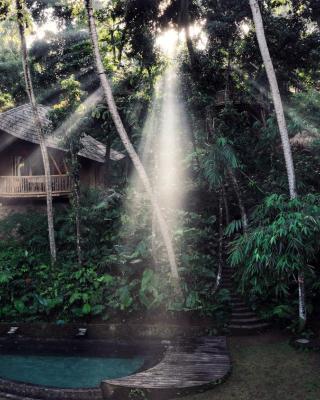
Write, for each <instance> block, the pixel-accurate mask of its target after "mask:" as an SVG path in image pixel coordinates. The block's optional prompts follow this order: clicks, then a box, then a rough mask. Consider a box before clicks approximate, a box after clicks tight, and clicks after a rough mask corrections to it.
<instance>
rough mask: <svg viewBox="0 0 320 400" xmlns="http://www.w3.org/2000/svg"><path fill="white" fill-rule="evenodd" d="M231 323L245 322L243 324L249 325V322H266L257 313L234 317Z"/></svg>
mask: <svg viewBox="0 0 320 400" xmlns="http://www.w3.org/2000/svg"><path fill="white" fill-rule="evenodd" d="M230 322H231V324H243V325H249V324H256V323H263V322H265V321H264V320H263V319H261V318H259V317H257V316H256V315H255V316H254V317H249V318H248V317H247V318H246V317H235V318H234V317H232V318H231V320H230Z"/></svg>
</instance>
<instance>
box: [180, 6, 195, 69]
mask: <svg viewBox="0 0 320 400" xmlns="http://www.w3.org/2000/svg"><path fill="white" fill-rule="evenodd" d="M179 19H180V21H179V24H180V25H183V26H184V28H185V32H186V44H187V49H188V54H189V58H190V65H191V68H192V72H193V73H194V72H195V68H196V66H197V61H196V59H197V58H196V54H195V51H194V47H193V43H192V39H191V34H190V16H189V0H181V3H180V18H179Z"/></svg>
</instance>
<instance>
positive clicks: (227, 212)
mask: <svg viewBox="0 0 320 400" xmlns="http://www.w3.org/2000/svg"><path fill="white" fill-rule="evenodd" d="M222 198H223V204H224V209H225V212H226V225H227V226H228V225H229V223H230V211H229V204H228V199H227V194H226V189H225V186H224V185H222Z"/></svg>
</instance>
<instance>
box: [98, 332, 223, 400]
mask: <svg viewBox="0 0 320 400" xmlns="http://www.w3.org/2000/svg"><path fill="white" fill-rule="evenodd" d="M230 370H231V361H230V356H229V352H228V349H227V344H226V338H225V337H224V336H218V337H199V338H192V339H182V340H180V341H179V342H178V343H173V344H171V345H170V346H169V347H168V348H167V350H166V352H165V355H164V357H163V359H162V360H161V361H160V362H159V363H158V364H157V365H155V366H154V367H153V368H150V369H148V370H146V371H143V372H139V373H136V374H133V375H130V376H127V377H124V378H119V379H109V380H104V381H103V382H102V383H101V389H102V392H103V397H104V399H110V398H112V399H125V398H130V397H129V396H130V393H131V395H133V393H135V394H136V395H137V396H139V394H140V395H141V399H142V398H147V399H165V400H168V399H169V398H170V397H173V396H178V395H185V394H187V393H190V392H197V391H202V390H205V389H207V388H210V387H211V386H213V385H216V384H218V383H220V382H222V381H223V380H224V379H225V378H226V377H227V376H228V374H229V372H230ZM144 395H145V396H146V397H143V396H144ZM134 398H137V399H138V398H139V397H134Z"/></svg>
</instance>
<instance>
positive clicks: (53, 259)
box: [16, 0, 57, 264]
mask: <svg viewBox="0 0 320 400" xmlns="http://www.w3.org/2000/svg"><path fill="white" fill-rule="evenodd" d="M22 2H23V0H16V9H17V21H18V28H19V35H20V42H21V54H22V63H23V73H24V79H25V85H26V91H27V94H28V98H29V101H30V104H31V108H32V114H33V120H34V124H35V127H36V130H37V135H38V139H39V144H40V150H41V155H42V160H43V168H44V174H45V186H46V197H47V217H48V232H49V244H50V254H51V262H52V264H54V263H55V262H56V258H57V251H56V243H55V235H54V223H53V206H52V184H51V173H50V163H49V157H48V150H47V147H46V143H45V135H44V131H43V127H42V123H41V120H40V117H39V112H38V107H37V102H36V99H35V95H34V91H33V85H32V79H31V73H30V65H29V56H28V50H27V45H26V38H25V24H24V17H23V3H22Z"/></svg>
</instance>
